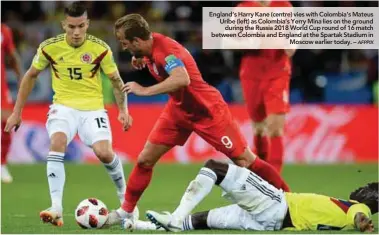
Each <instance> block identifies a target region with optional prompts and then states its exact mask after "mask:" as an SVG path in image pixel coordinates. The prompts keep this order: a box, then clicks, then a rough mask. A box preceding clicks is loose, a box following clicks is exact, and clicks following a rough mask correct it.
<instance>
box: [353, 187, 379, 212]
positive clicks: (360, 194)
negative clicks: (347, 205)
mask: <svg viewBox="0 0 379 235" xmlns="http://www.w3.org/2000/svg"><path fill="white" fill-rule="evenodd" d="M378 184H379V183H378V182H373V183H369V184H367V185H365V186H363V187H360V188H358V189H357V190H355V191H354V192H352V193H351V194H350V199H351V200H355V201H358V202H359V203H363V204H366V205H367V206H368V207H369V208H370V210H371V213H372V214H375V213H377V212H378V203H379V202H378Z"/></svg>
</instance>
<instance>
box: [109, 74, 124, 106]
mask: <svg viewBox="0 0 379 235" xmlns="http://www.w3.org/2000/svg"><path fill="white" fill-rule="evenodd" d="M109 78H110V80H111V82H112V85H113V93H114V96H115V98H116V103H117V106H118V109H119V110H120V111H121V110H125V109H126V102H125V100H126V95H125V94H124V93H123V92H122V91H121V89H122V86H123V85H124V82H123V81H122V79H121V77H120V74H119V73H118V72H116V73H114V74H112V75H111V76H109Z"/></svg>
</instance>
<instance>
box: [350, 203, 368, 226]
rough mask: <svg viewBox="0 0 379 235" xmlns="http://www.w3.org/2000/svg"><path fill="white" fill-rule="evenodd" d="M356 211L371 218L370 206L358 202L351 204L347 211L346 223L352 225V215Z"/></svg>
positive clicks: (353, 215)
mask: <svg viewBox="0 0 379 235" xmlns="http://www.w3.org/2000/svg"><path fill="white" fill-rule="evenodd" d="M358 212H362V213H363V214H365V215H366V216H367V217H368V218H371V211H370V208H368V206H366V205H365V204H362V203H358V204H355V205H352V206H351V207H350V208H349V210H348V211H347V224H350V225H352V226H354V217H355V215H356V214H357V213H358Z"/></svg>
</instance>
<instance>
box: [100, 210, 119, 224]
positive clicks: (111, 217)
mask: <svg viewBox="0 0 379 235" xmlns="http://www.w3.org/2000/svg"><path fill="white" fill-rule="evenodd" d="M121 221H122V218H121V216H120V215H119V214H118V213H117V211H116V210H112V211H111V212H110V213H109V214H108V219H107V221H106V222H105V224H104V227H109V226H112V225H115V224H119V223H121Z"/></svg>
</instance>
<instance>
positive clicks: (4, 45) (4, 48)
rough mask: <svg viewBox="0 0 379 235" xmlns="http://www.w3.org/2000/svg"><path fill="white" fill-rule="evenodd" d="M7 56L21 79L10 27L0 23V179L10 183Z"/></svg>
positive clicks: (9, 108)
mask: <svg viewBox="0 0 379 235" xmlns="http://www.w3.org/2000/svg"><path fill="white" fill-rule="evenodd" d="M6 56H9V59H10V65H11V67H12V69H13V71H14V72H15V74H16V76H17V79H18V80H20V79H21V63H20V59H19V58H20V57H19V56H18V53H17V51H16V49H15V46H14V42H13V36H12V31H11V29H10V28H9V27H8V26H6V25H5V24H1V181H2V182H4V183H11V182H12V181H13V178H12V176H11V174H10V173H9V171H8V168H7V166H6V164H7V156H8V151H9V147H10V145H11V136H10V134H9V133H8V132H5V131H4V127H5V122H6V121H7V118H8V117H9V115H10V114H11V112H12V109H13V105H12V99H11V96H10V94H9V90H8V85H7V78H6V71H5V57H6Z"/></svg>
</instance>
